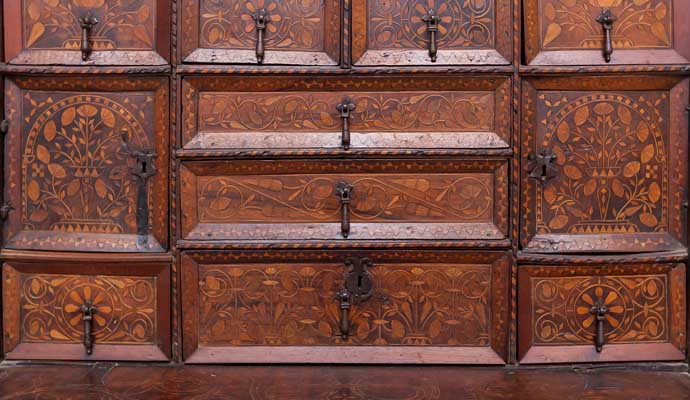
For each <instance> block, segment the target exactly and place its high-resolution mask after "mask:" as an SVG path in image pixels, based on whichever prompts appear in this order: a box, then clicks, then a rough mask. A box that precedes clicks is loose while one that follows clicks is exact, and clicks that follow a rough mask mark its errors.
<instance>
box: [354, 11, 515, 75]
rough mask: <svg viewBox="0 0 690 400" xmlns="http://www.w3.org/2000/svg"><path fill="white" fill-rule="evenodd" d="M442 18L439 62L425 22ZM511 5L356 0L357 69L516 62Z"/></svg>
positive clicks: (438, 43)
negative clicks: (432, 54) (429, 17)
mask: <svg viewBox="0 0 690 400" xmlns="http://www.w3.org/2000/svg"><path fill="white" fill-rule="evenodd" d="M430 10H433V11H434V13H435V15H436V16H437V17H438V18H439V23H438V32H437V33H436V35H437V39H436V44H437V46H438V52H437V58H436V60H435V61H432V58H431V57H430V54H429V46H430V40H431V36H430V33H429V32H428V31H427V22H425V20H424V18H425V17H426V16H427V15H428V13H429V11H430ZM511 19H512V16H511V2H510V0H488V1H461V0H450V1H437V0H427V1H423V2H413V1H402V0H392V1H385V0H353V1H352V25H353V26H352V35H353V36H352V52H353V62H354V65H362V66H364V65H390V66H403V65H453V64H458V65H460V64H472V65H482V64H484V65H500V64H510V60H511V59H512V51H511V48H512V32H513V29H512V24H511Z"/></svg>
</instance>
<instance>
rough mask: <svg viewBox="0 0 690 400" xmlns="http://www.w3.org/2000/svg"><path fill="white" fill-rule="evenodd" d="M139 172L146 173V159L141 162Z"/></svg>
mask: <svg viewBox="0 0 690 400" xmlns="http://www.w3.org/2000/svg"><path fill="white" fill-rule="evenodd" d="M141 172H143V173H146V161H142V162H141Z"/></svg>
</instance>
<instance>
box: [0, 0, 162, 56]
mask: <svg viewBox="0 0 690 400" xmlns="http://www.w3.org/2000/svg"><path fill="white" fill-rule="evenodd" d="M92 19H95V20H96V21H97V22H96V23H94V24H92V25H89V24H88V22H94V21H93V20H92ZM5 21H12V22H13V23H8V24H5V28H4V29H5V48H6V56H7V60H8V62H9V63H11V64H51V65H52V64H63V65H94V64H95V65H163V64H166V63H167V61H166V60H167V59H169V53H170V38H169V36H170V8H169V5H168V2H166V1H165V0H15V1H8V2H5ZM82 21H85V22H87V24H86V25H82ZM82 26H85V27H87V29H86V38H87V41H86V42H83V33H84V29H83V27H82ZM85 43H86V46H85V47H84V45H85Z"/></svg>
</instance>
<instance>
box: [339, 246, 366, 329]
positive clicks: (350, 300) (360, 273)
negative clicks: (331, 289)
mask: <svg viewBox="0 0 690 400" xmlns="http://www.w3.org/2000/svg"><path fill="white" fill-rule="evenodd" d="M372 265H373V262H372V261H371V260H370V259H368V258H359V257H350V258H348V259H346V260H345V268H346V269H347V270H346V272H345V282H344V284H343V287H342V289H341V291H340V292H339V293H338V294H337V296H336V298H337V299H338V300H340V310H341V315H340V336H341V337H342V338H343V339H345V340H346V339H347V338H348V336H349V335H350V314H349V313H350V306H351V305H353V304H360V303H362V302H364V301H366V300H367V299H369V298H370V297H371V294H372V292H373V288H374V284H373V282H372V280H371V275H369V268H371V267H372Z"/></svg>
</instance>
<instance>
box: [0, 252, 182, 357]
mask: <svg viewBox="0 0 690 400" xmlns="http://www.w3.org/2000/svg"><path fill="white" fill-rule="evenodd" d="M3 317H4V318H3V333H4V352H5V358H6V359H8V360H22V359H37V360H38V359H41V360H138V361H164V360H167V359H168V357H169V356H170V336H169V335H170V270H169V267H168V266H167V265H153V264H109V263H96V262H86V263H79V264H76V263H51V264H48V263H21V262H11V263H5V264H4V266H3ZM89 330H90V335H89V334H87V332H88V331H89ZM89 341H90V343H91V344H88V343H87V342H89ZM89 348H91V352H90V353H89V351H88V349H89Z"/></svg>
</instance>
